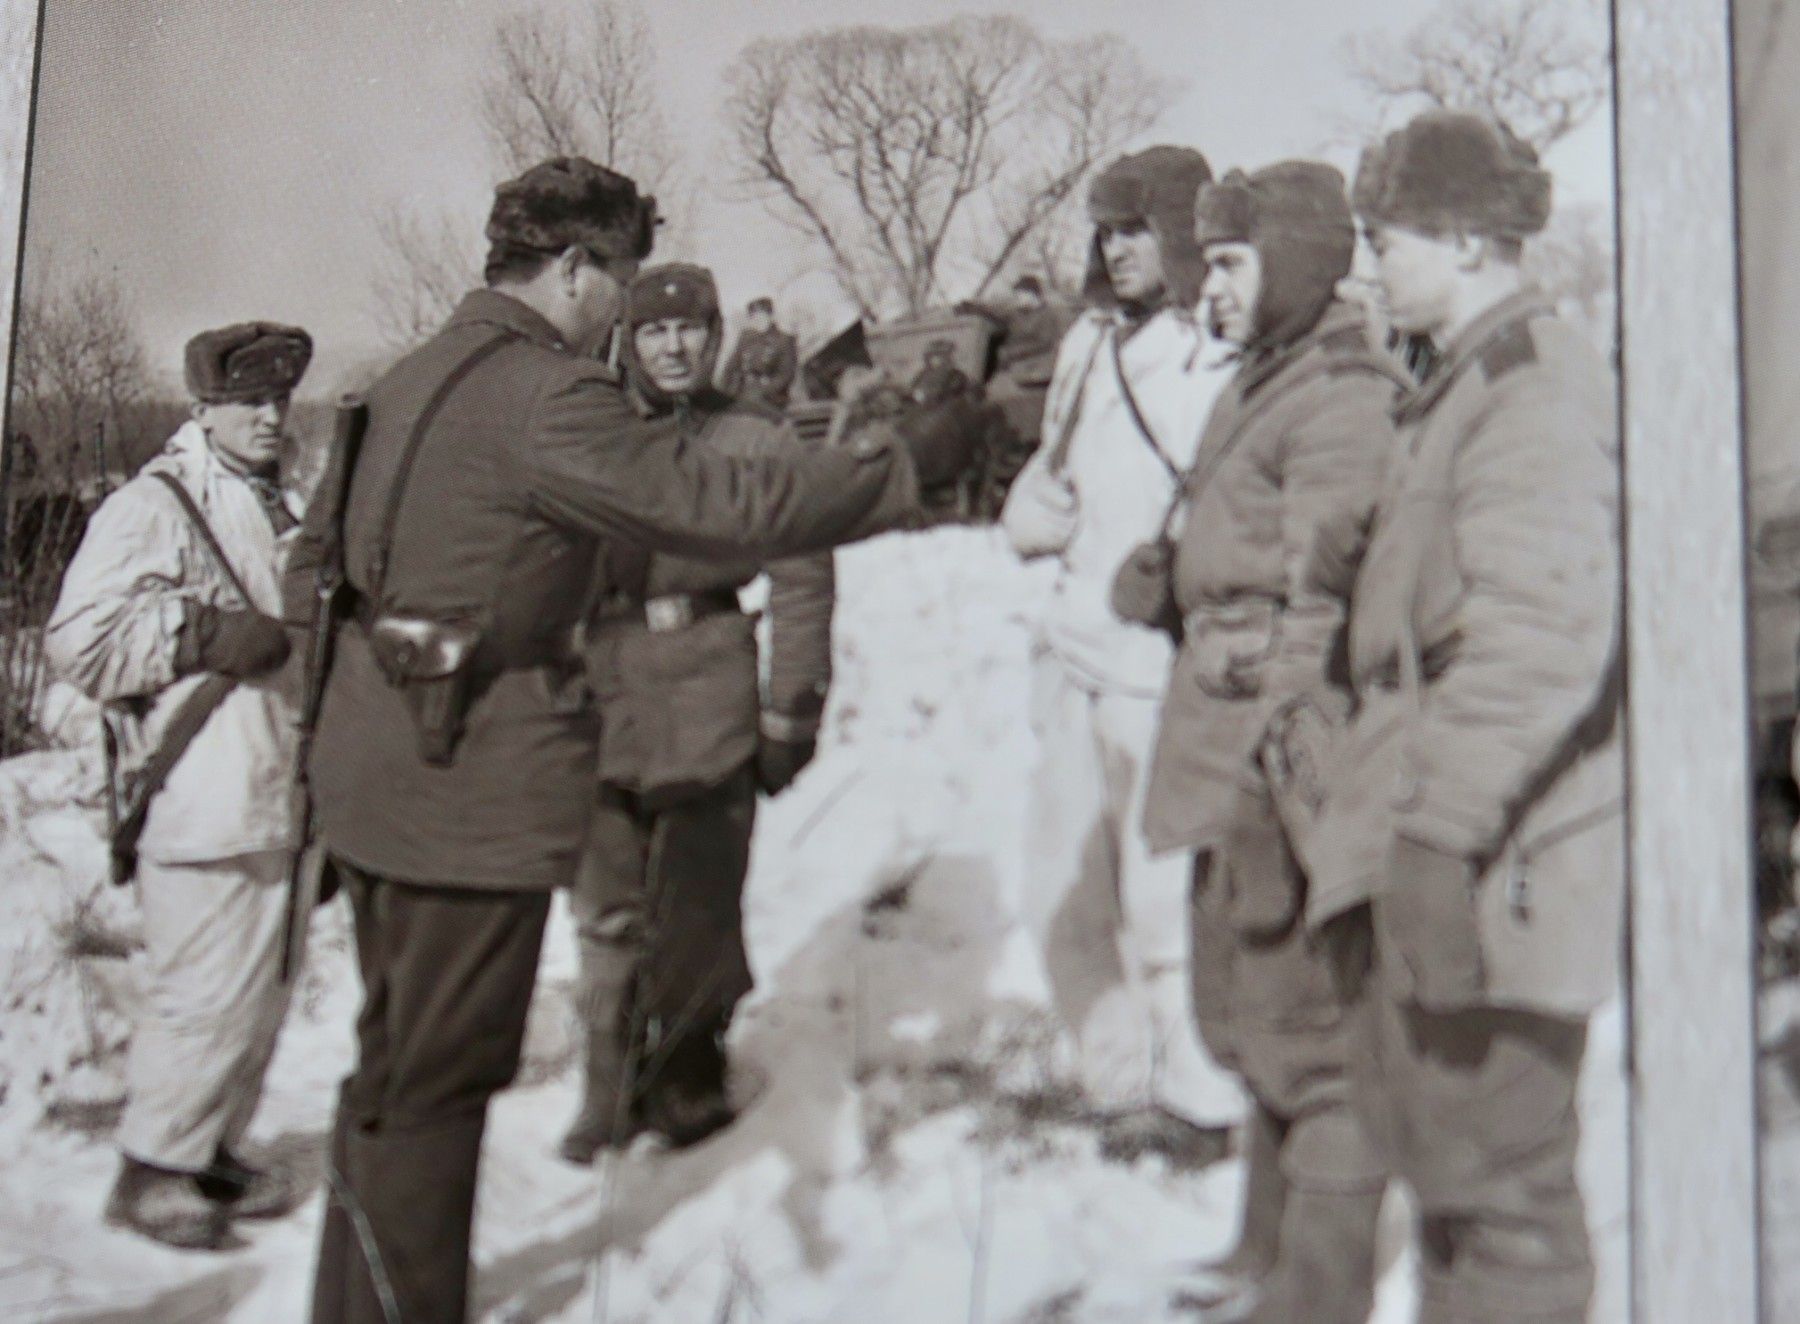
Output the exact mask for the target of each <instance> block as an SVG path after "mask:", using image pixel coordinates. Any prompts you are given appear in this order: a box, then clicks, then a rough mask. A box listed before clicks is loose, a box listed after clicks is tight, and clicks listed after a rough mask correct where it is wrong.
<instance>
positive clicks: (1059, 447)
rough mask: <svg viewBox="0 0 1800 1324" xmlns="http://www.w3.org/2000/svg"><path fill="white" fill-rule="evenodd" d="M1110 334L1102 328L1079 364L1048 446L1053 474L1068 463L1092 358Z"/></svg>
mask: <svg viewBox="0 0 1800 1324" xmlns="http://www.w3.org/2000/svg"><path fill="white" fill-rule="evenodd" d="M1110 335H1111V332H1110V331H1109V330H1107V329H1105V328H1102V330H1101V331H1100V333H1099V335H1097V336H1096V337H1095V338H1094V343H1093V345H1091V346H1090V347H1089V349H1088V356H1087V361H1086V362H1085V363H1083V364H1082V365H1081V378H1080V380H1079V381H1077V382H1076V383H1075V398H1074V399H1073V400H1071V401H1070V402H1069V412H1068V413H1066V414H1064V415H1063V420H1062V427H1061V428H1060V429H1058V431H1057V434H1056V442H1055V444H1054V445H1052V446H1051V447H1050V457H1049V461H1048V464H1049V468H1050V472H1051V473H1053V474H1059V473H1061V472H1062V471H1063V469H1064V468H1065V467H1067V465H1068V463H1069V448H1070V447H1071V446H1072V445H1074V444H1075V425H1076V424H1077V423H1078V422H1080V421H1081V403H1082V401H1083V400H1084V399H1086V398H1087V385H1088V378H1089V377H1091V376H1093V375H1094V360H1095V359H1096V358H1098V357H1099V356H1100V342H1101V341H1102V340H1105V339H1106V338H1107V337H1108V336H1110Z"/></svg>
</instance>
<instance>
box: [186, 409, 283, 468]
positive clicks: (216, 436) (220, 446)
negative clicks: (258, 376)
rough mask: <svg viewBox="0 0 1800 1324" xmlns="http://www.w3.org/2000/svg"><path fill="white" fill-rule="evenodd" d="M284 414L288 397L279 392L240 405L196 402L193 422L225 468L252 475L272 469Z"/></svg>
mask: <svg viewBox="0 0 1800 1324" xmlns="http://www.w3.org/2000/svg"><path fill="white" fill-rule="evenodd" d="M287 412H288V396H287V393H286V392H285V391H282V392H272V393H271V394H269V395H267V396H264V397H263V398H262V399H260V400H254V401H247V402H244V403H229V404H226V403H207V402H203V401H202V402H197V403H196V404H195V405H194V420H195V422H197V423H199V424H200V429H201V431H203V432H205V433H206V441H207V444H208V445H210V446H211V447H212V448H213V450H214V452H215V453H217V455H218V456H219V458H220V459H222V460H223V461H224V462H225V464H226V467H227V468H229V469H232V470H233V471H235V472H237V473H253V472H258V471H265V470H268V469H271V468H273V467H274V465H275V463H276V461H277V460H278V459H279V458H280V456H281V433H282V425H283V424H284V423H286V422H287Z"/></svg>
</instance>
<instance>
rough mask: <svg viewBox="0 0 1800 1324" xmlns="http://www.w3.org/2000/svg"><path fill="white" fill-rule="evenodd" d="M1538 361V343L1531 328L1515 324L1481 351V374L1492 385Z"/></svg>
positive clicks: (1528, 325)
mask: <svg viewBox="0 0 1800 1324" xmlns="http://www.w3.org/2000/svg"><path fill="white" fill-rule="evenodd" d="M1537 361H1538V352H1537V342H1536V341H1535V340H1534V339H1532V335H1531V326H1530V324H1529V323H1527V322H1524V321H1522V320H1521V321H1517V322H1514V323H1513V324H1512V325H1511V326H1508V327H1507V328H1506V329H1505V330H1503V331H1501V332H1500V334H1499V335H1497V336H1495V337H1494V338H1493V339H1492V340H1490V341H1489V342H1488V343H1487V346H1486V347H1485V348H1484V349H1483V350H1482V351H1481V372H1482V375H1483V376H1484V377H1486V378H1487V380H1488V383H1489V384H1490V385H1491V384H1493V383H1494V382H1497V381H1499V380H1500V379H1501V378H1502V377H1504V376H1506V374H1507V373H1509V372H1512V371H1513V370H1514V369H1515V368H1525V367H1529V366H1531V365H1532V364H1533V363H1536V362H1537Z"/></svg>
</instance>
